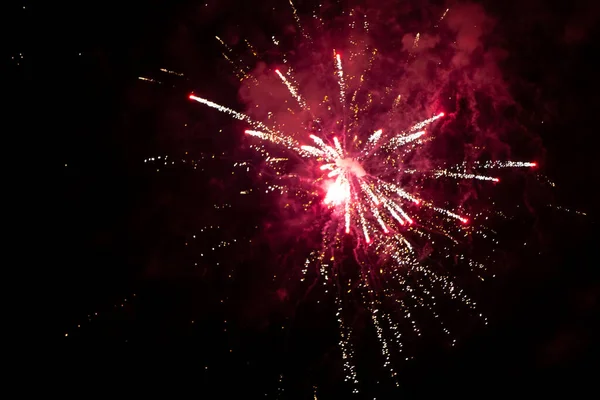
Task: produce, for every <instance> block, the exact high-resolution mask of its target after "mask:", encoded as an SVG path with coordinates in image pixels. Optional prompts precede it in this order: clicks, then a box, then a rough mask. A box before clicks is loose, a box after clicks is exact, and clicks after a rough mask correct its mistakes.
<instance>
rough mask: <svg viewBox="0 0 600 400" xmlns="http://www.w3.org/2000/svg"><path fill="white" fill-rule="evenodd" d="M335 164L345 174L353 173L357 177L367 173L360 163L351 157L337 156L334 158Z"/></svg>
mask: <svg viewBox="0 0 600 400" xmlns="http://www.w3.org/2000/svg"><path fill="white" fill-rule="evenodd" d="M335 165H336V166H337V167H338V168H341V169H343V170H344V171H345V172H346V173H347V174H352V175H355V176H356V177H357V178H362V177H363V176H365V175H366V174H367V173H366V172H365V170H364V168H363V167H362V165H360V164H359V162H358V161H356V160H355V159H353V158H338V159H337V160H335Z"/></svg>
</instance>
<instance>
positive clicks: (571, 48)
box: [2, 0, 600, 399]
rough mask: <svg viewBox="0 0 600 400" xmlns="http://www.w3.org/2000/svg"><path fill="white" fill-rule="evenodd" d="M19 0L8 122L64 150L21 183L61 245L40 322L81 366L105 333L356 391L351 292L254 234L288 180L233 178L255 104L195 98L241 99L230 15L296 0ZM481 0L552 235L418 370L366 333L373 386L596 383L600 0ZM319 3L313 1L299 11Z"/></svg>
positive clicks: (261, 386)
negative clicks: (502, 54)
mask: <svg viewBox="0 0 600 400" xmlns="http://www.w3.org/2000/svg"><path fill="white" fill-rule="evenodd" d="M13 3H14V5H13V6H6V8H7V11H6V12H5V19H6V23H5V25H6V26H8V27H9V31H10V34H9V35H7V36H6V40H5V41H4V42H5V43H7V44H8V46H6V48H5V50H4V54H3V58H4V62H3V63H2V65H3V66H4V68H3V71H4V74H3V75H5V76H4V78H5V80H7V82H9V83H10V89H15V91H14V94H12V93H13V92H11V94H12V99H13V101H12V102H11V104H12V105H13V106H14V105H16V106H17V107H14V112H11V114H12V115H11V116H9V118H13V117H14V118H16V119H15V121H20V122H19V124H16V123H15V124H12V125H8V126H12V128H10V127H8V128H5V135H7V136H13V135H14V136H17V137H18V138H19V139H18V141H19V142H20V141H23V144H20V145H19V146H24V147H22V149H30V148H31V147H36V148H40V149H41V153H43V154H44V157H43V158H44V160H45V159H48V161H43V162H42V161H41V160H42V159H41V158H40V159H39V160H40V161H39V162H38V163H35V164H36V166H35V169H34V172H32V175H30V177H29V178H28V179H25V181H26V183H25V184H24V185H25V186H28V188H27V191H31V192H32V193H33V194H32V196H31V197H30V198H29V199H28V200H27V207H28V208H30V210H29V211H26V214H25V215H27V216H33V215H36V217H35V218H34V219H35V221H34V222H33V223H32V225H29V224H28V227H27V228H23V229H21V230H20V231H19V232H21V231H27V232H23V233H22V234H21V233H20V234H19V235H22V237H27V236H29V235H30V234H31V233H32V232H35V231H38V232H40V234H41V232H43V234H44V235H45V237H47V238H48V239H45V240H44V241H45V243H46V244H48V248H47V249H46V248H44V250H43V251H42V250H40V251H39V254H36V258H37V256H38V255H39V256H40V258H41V259H42V260H43V261H40V262H38V261H36V262H35V265H34V266H31V267H29V266H27V265H26V267H27V271H30V270H31V271H39V272H28V274H34V275H35V276H37V277H39V278H40V279H35V280H36V281H40V284H41V285H42V286H44V289H43V291H42V292H43V293H44V298H43V299H40V300H39V301H40V303H39V307H40V308H41V309H43V312H41V313H40V314H43V315H44V317H43V318H42V319H43V321H44V322H43V323H41V324H42V325H43V329H41V328H40V327H37V328H32V330H31V331H30V332H28V333H27V334H26V335H27V337H28V338H31V340H33V341H34V342H39V343H44V344H46V343H47V344H48V346H50V348H52V349H56V348H60V349H65V350H64V351H65V352H68V353H71V352H75V353H77V354H78V358H81V361H80V362H81V363H82V364H81V365H82V369H81V370H80V371H79V373H80V374H81V375H87V372H85V371H90V372H89V373H90V375H94V376H96V374H100V375H102V376H104V375H103V374H105V373H107V371H110V370H111V368H113V367H114V366H113V367H111V366H106V367H104V366H102V367H101V366H100V365H99V364H101V363H100V362H99V361H98V357H97V355H93V354H97V353H98V351H99V350H100V349H103V348H110V352H111V354H113V353H116V357H115V358H113V359H112V362H113V363H119V364H120V363H121V361H118V362H117V361H116V360H123V359H127V360H128V362H130V364H122V365H121V366H120V367H119V369H120V370H121V371H123V370H128V369H129V368H128V367H124V366H123V365H131V371H130V372H135V371H137V372H139V373H140V374H143V373H142V372H141V371H142V370H144V371H145V370H146V369H153V370H154V372H155V373H157V374H158V375H159V376H160V375H162V374H163V371H164V375H162V376H163V377H164V376H167V374H168V373H169V372H173V371H174V370H181V371H186V374H184V375H180V376H179V379H180V380H183V381H184V383H185V385H186V386H188V385H189V386H191V387H195V389H194V390H195V391H194V392H193V393H194V396H200V398H209V397H211V398H213V397H214V395H217V394H218V395H219V398H229V397H231V398H235V397H234V396H236V395H243V397H244V398H281V399H285V398H291V399H296V398H297V399H312V398H313V395H314V390H315V389H314V388H315V387H316V394H317V397H318V398H319V399H333V398H348V397H351V396H352V395H351V389H350V388H349V387H348V386H346V385H345V384H344V383H343V372H342V369H341V361H340V355H339V351H338V347H337V341H338V338H337V336H336V335H337V330H336V329H337V328H336V324H335V320H334V318H333V317H332V314H333V313H334V312H335V311H334V307H333V305H332V304H331V302H330V301H329V300H327V299H319V298H318V296H317V295H311V296H304V294H303V291H302V290H301V289H299V288H298V287H297V286H295V285H294V284H284V283H282V279H283V278H282V277H286V278H285V279H287V275H286V274H288V275H289V273H288V272H286V271H285V270H282V268H280V265H279V263H278V261H277V257H276V255H275V254H273V253H274V252H276V251H279V250H274V249H280V248H281V246H285V243H282V242H281V241H278V240H277V238H276V237H275V238H274V237H271V236H269V235H264V234H262V235H257V232H258V230H259V227H264V226H265V225H267V226H268V225H269V224H270V223H274V221H275V220H276V219H277V218H278V217H280V215H278V214H275V213H274V212H273V211H272V207H273V205H274V204H277V200H276V195H274V194H268V195H263V196H250V197H249V198H248V200H245V201H243V202H240V201H239V200H236V199H239V197H240V196H239V191H240V188H244V187H249V186H250V185H252V182H253V181H252V178H250V177H248V176H246V174H244V171H245V170H244V169H239V168H238V169H234V171H236V172H235V174H234V175H232V173H231V172H232V168H231V165H232V164H233V163H234V162H236V161H238V160H242V159H244V157H248V153H247V149H245V148H244V147H243V145H241V144H239V143H241V142H242V134H241V132H242V131H243V129H244V124H242V123H241V122H239V121H234V120H232V119H231V118H229V117H228V116H227V115H223V114H220V113H218V112H216V111H214V110H207V109H206V108H204V107H202V106H200V105H198V104H197V103H192V102H190V101H189V100H188V98H187V96H188V95H189V94H190V93H191V92H192V91H195V92H199V93H200V92H201V93H202V94H203V95H204V96H205V97H207V98H211V99H214V100H215V101H217V102H219V103H220V104H226V105H228V106H230V107H232V108H234V109H243V104H241V102H240V99H239V97H238V82H237V80H236V79H235V77H234V75H233V74H232V73H231V69H230V67H229V65H228V64H227V63H226V61H225V60H224V59H223V58H222V56H221V52H222V48H221V47H220V45H219V43H218V42H217V41H216V40H215V39H214V36H215V35H219V36H220V37H222V38H223V39H224V40H226V41H227V40H229V41H231V40H234V39H235V38H239V37H244V36H245V35H248V37H252V36H253V35H257V34H259V33H260V32H281V31H282V30H285V29H286V26H288V25H293V22H294V21H293V19H292V16H291V11H290V9H289V5H288V2H287V1H285V0H268V1H264V2H242V1H237V0H235V1H234V0H225V1H216V0H210V1H208V2H202V1H198V2H195V1H158V0H156V1H145V2H141V1H137V0H133V1H128V2H113V1H104V2H80V3H78V4H76V3H73V5H69V4H63V5H61V4H56V2H50V3H48V4H40V5H38V4H35V3H29V2H13ZM367 3H369V7H376V6H377V4H378V3H377V2H367ZM387 3H389V2H386V4H387ZM405 3H410V4H412V5H413V6H414V7H415V8H416V5H417V4H421V5H422V4H423V2H418V1H412V2H405ZM479 3H480V4H482V5H483V9H485V12H486V13H487V15H488V16H489V17H490V18H493V19H494V20H495V25H494V33H495V38H496V41H497V43H501V46H502V48H503V49H504V50H505V51H506V52H507V55H508V56H507V57H506V58H505V59H504V61H503V62H502V63H501V64H500V68H501V71H502V76H503V77H504V80H505V82H506V85H507V87H508V88H509V91H510V93H511V95H512V96H513V98H514V99H515V101H516V103H517V104H518V105H519V107H518V110H519V111H518V117H517V118H518V119H519V122H520V124H521V125H522V126H523V129H524V130H526V131H527V137H528V138H535V139H534V140H533V142H535V143H536V147H537V148H536V154H538V155H541V156H540V159H539V162H540V165H541V166H540V168H541V171H540V173H543V174H545V175H547V176H548V177H549V178H550V179H551V180H552V181H553V182H555V183H556V187H555V188H554V190H553V191H552V193H551V194H548V193H547V192H546V191H544V192H543V193H542V192H541V191H540V192H537V193H536V190H537V189H536V187H535V186H533V185H527V187H525V188H521V189H514V190H513V192H514V193H511V195H513V196H514V197H515V199H516V201H517V202H519V203H520V204H522V207H526V205H527V204H529V203H536V204H540V203H545V204H546V205H547V207H545V208H544V207H542V208H540V207H537V208H535V210H533V208H532V210H530V213H529V217H528V218H529V220H528V221H529V225H528V226H529V228H528V229H529V230H528V231H527V232H525V233H523V232H520V234H522V235H524V236H525V237H527V238H530V239H531V243H535V245H532V246H530V247H531V248H528V247H527V246H516V247H514V248H513V250H512V252H511V253H510V256H508V257H507V258H506V260H504V261H503V264H502V266H501V267H499V269H498V274H497V277H496V279H494V280H493V282H485V283H483V284H481V285H480V286H474V287H473V288H471V289H472V290H473V291H475V292H476V293H477V296H478V298H480V299H481V300H480V301H481V304H482V305H483V307H484V309H485V310H486V312H487V314H488V316H489V320H490V324H489V325H488V326H487V327H485V328H482V327H474V326H471V327H466V328H465V333H464V334H463V335H461V336H460V344H459V345H458V346H457V347H454V348H448V347H445V346H442V345H438V344H435V343H429V342H427V343H426V344H425V345H423V344H421V345H418V346H417V345H415V346H416V347H415V349H414V354H415V355H416V357H415V359H414V360H411V361H409V362H406V363H402V364H401V365H400V366H399V370H400V379H399V380H400V384H401V387H400V389H395V388H393V385H392V382H391V381H390V380H389V379H388V378H387V375H386V374H385V372H384V371H382V368H381V362H380V360H379V359H378V358H377V357H378V355H379V349H378V344H377V343H376V342H375V341H373V340H371V339H369V338H368V337H365V338H364V340H361V341H360V343H359V344H358V346H359V352H360V353H361V354H362V355H361V356H360V360H359V361H358V362H357V364H359V365H358V371H359V375H361V374H362V375H361V376H362V377H363V378H364V379H363V383H362V384H361V385H362V386H361V394H360V395H358V396H355V397H356V398H363V396H364V398H377V399H383V398H399V397H400V396H414V397H425V398H427V396H434V395H444V396H457V397H458V396H468V397H478V398H481V397H488V396H490V395H494V394H503V395H510V396H521V395H522V394H524V392H527V393H528V394H531V395H535V396H536V397H541V396H547V395H551V394H554V393H556V391H557V390H565V391H566V392H565V393H567V394H568V395H569V396H576V394H575V392H581V393H583V392H585V391H588V393H590V395H593V393H594V388H595V387H594V385H593V379H594V378H593V369H594V368H596V367H595V366H596V364H597V355H598V342H597V338H598V333H599V332H598V324H597V316H598V315H599V314H598V313H599V312H600V305H599V295H600V280H599V272H598V271H599V268H598V267H599V263H598V258H597V247H598V244H597V237H598V235H597V221H596V206H597V204H599V201H600V196H599V193H600V191H599V190H598V188H597V182H598V179H599V178H600V176H599V173H598V171H599V169H598V167H597V166H596V160H597V148H598V139H597V132H598V128H597V126H598V124H597V122H596V118H597V115H598V110H600V96H598V93H599V90H600V74H599V73H598V71H599V68H598V65H599V64H598V63H597V61H596V60H597V58H598V54H599V51H600V47H599V43H600V42H599V41H598V39H599V38H600V24H599V22H600V5H599V4H598V3H597V2H595V1H593V0H575V1H569V2H565V1H542V0H521V1H512V0H511V1H502V2H498V1H483V2H479ZM443 4H444V2H442V1H433V0H432V1H430V5H431V6H432V7H438V8H440V7H441V8H443V7H444V6H443ZM449 4H450V7H453V6H454V5H455V2H450V3H449ZM273 7H275V8H276V10H275V11H274V12H271V11H270V10H272V8H273ZM310 10H311V6H310V4H309V2H298V11H299V13H300V15H301V18H304V16H306V13H309V12H310ZM282 16H285V18H284V17H282ZM279 17H281V18H279ZM371 23H372V24H377V21H371ZM257 32H258V33H257ZM161 69H165V70H168V71H174V72H177V74H174V73H169V72H168V71H161ZM178 74H182V76H180V75H178ZM140 77H144V78H147V79H152V80H154V81H155V82H152V81H148V80H141V79H139V78H140ZM158 82H160V83H158ZM32 94H35V95H34V96H32ZM10 109H11V108H9V110H10ZM219 130H222V131H221V132H219ZM6 150H7V151H9V152H11V151H13V150H17V151H16V153H19V154H26V153H28V152H30V151H32V150H24V151H20V150H18V149H12V150H11V149H6ZM214 155H216V157H214V158H213V156H214ZM165 156H167V158H166V160H167V162H166V163H165ZM158 157H161V158H160V159H158ZM32 158H33V156H32ZM21 162H23V161H21ZM27 163H28V165H30V164H33V163H34V161H27ZM25 170H27V171H29V170H28V169H23V172H24V171H25ZM15 174H17V172H15ZM516 186H518V185H516ZM517 190H518V191H517ZM540 197H541V198H542V200H543V201H540ZM532 199H535V200H532ZM32 209H35V210H36V211H32ZM575 211H579V212H575ZM581 213H586V215H585V216H584V215H582V214H581ZM38 215H39V218H38V217H37V216H38ZM36 225H37V226H38V227H39V229H38V228H34V227H35V226H36ZM39 225H41V226H39ZM217 227H218V228H217ZM506 235H507V237H505V239H506V241H507V242H511V238H512V236H511V235H512V234H511V233H506ZM232 238H236V240H237V241H236V243H232V240H233V239H232ZM253 238H254V242H251V240H253ZM31 240H33V241H35V240H36V239H28V241H31ZM40 240H41V239H40ZM242 242H243V243H242ZM274 242H277V243H276V244H274ZM215 247H216V249H217V250H214V251H213V250H212V248H215ZM294 250H297V249H292V251H294ZM26 251H31V250H26ZM217 253H218V254H219V255H218V256H217V255H215V254H217ZM32 263H34V262H33V261H32ZM217 263H218V265H217ZM11 268H16V267H11ZM29 279H32V278H31V276H30V277H29ZM40 318H41V317H40ZM368 329H371V328H368ZM365 336H368V334H365ZM109 346H110V347H109ZM132 347H133V348H134V349H135V350H133V351H134V352H135V353H136V354H143V356H142V357H137V356H135V357H134V356H130V355H129V353H131V352H132V350H131V349H132ZM371 347H372V348H371ZM61 351H62V350H61ZM166 353H170V355H169V356H165V354H166ZM86 354H90V355H89V357H88V356H86ZM125 354H127V355H125ZM163 358H168V359H169V360H171V361H169V362H163V361H161V360H163ZM173 359H176V360H177V361H172V360H173ZM140 360H148V362H146V361H140ZM97 361H98V362H97ZM83 365H85V368H84V367H83ZM91 371H93V372H91ZM168 375H169V376H170V375H171V374H168ZM165 379H166V378H165ZM596 379H597V378H596ZM113 383H114V384H115V386H116V385H117V383H116V382H115V381H113V380H111V378H110V377H108V375H106V377H105V378H102V385H104V386H106V387H111V385H112V384H113ZM240 391H241V392H240Z"/></svg>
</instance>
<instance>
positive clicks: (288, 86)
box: [275, 69, 309, 110]
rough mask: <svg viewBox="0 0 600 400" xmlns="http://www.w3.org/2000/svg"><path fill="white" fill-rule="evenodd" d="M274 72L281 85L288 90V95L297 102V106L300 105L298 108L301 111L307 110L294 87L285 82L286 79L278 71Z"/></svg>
mask: <svg viewBox="0 0 600 400" xmlns="http://www.w3.org/2000/svg"><path fill="white" fill-rule="evenodd" d="M275 72H276V73H277V75H278V76H279V77H280V78H281V80H282V81H283V83H284V84H285V86H286V87H287V88H288V90H289V91H290V94H291V95H292V97H293V98H294V99H296V101H297V102H298V104H300V107H302V109H303V110H308V109H309V108H308V105H307V104H306V102H305V101H304V99H303V98H302V96H300V95H299V94H298V91H297V90H296V88H295V87H294V85H293V84H292V83H291V82H290V81H288V80H287V78H286V77H285V76H284V75H283V74H282V73H281V72H280V71H279V70H278V69H276V70H275Z"/></svg>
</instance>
